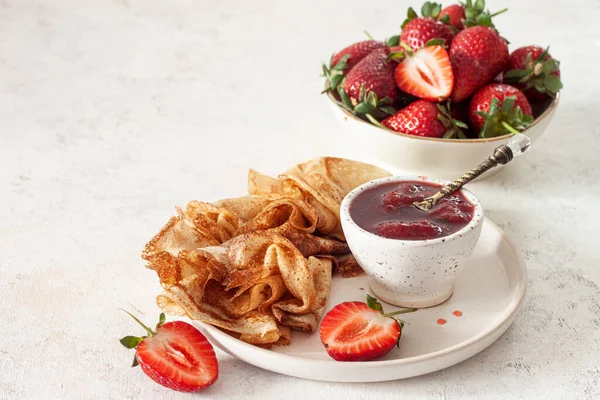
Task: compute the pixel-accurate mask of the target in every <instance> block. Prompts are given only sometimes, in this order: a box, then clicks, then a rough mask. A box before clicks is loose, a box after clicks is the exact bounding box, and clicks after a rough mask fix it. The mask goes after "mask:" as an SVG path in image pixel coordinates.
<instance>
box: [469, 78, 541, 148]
mask: <svg viewBox="0 0 600 400" xmlns="http://www.w3.org/2000/svg"><path fill="white" fill-rule="evenodd" d="M469 121H470V122H471V126H472V127H473V129H475V130H476V131H478V132H479V137H482V138H489V137H496V136H503V135H507V134H510V133H518V132H519V131H521V130H523V129H525V128H526V127H527V126H528V125H529V124H531V122H533V117H532V112H531V105H530V104H529V101H528V100H527V98H526V97H525V95H524V94H523V92H521V91H520V90H519V89H517V88H515V87H513V86H510V85H506V84H502V83H493V84H491V85H487V86H484V87H483V88H481V89H479V90H478V91H477V93H475V95H474V96H473V98H472V99H471V103H470V105H469Z"/></svg>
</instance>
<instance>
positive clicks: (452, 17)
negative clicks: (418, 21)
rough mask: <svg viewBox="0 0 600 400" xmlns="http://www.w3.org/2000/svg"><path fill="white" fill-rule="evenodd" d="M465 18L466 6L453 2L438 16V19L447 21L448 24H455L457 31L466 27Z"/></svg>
mask: <svg viewBox="0 0 600 400" xmlns="http://www.w3.org/2000/svg"><path fill="white" fill-rule="evenodd" d="M446 15H447V16H448V17H446ZM463 19H465V6H463V5H462V4H452V5H450V6H448V7H446V8H444V9H443V10H442V11H441V12H440V15H439V16H438V21H442V22H443V21H446V23H447V24H448V25H450V26H453V27H454V28H455V29H456V30H457V31H462V30H463V29H464V28H465V26H464V25H463V22H462V20H463Z"/></svg>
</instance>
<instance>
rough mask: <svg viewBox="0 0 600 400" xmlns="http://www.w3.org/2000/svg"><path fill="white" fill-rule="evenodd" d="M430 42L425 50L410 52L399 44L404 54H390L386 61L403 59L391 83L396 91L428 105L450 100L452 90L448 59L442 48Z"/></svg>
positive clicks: (452, 80) (451, 76)
mask: <svg viewBox="0 0 600 400" xmlns="http://www.w3.org/2000/svg"><path fill="white" fill-rule="evenodd" d="M437 42H438V41H437V40H434V41H430V42H429V43H428V44H427V45H425V47H423V48H421V49H419V50H417V51H412V50H411V49H410V48H409V47H408V46H407V45H405V44H404V43H402V44H401V45H402V46H403V47H404V49H405V51H404V52H398V53H393V54H390V56H388V58H391V59H393V58H396V57H400V56H402V57H404V60H403V61H402V62H401V63H400V64H399V65H398V66H397V67H396V69H395V71H394V79H395V80H396V85H397V86H398V88H399V89H400V90H402V91H403V92H406V93H408V94H411V95H413V96H416V97H419V98H421V99H425V100H431V101H443V100H445V99H447V98H448V97H450V94H451V93H452V88H453V87H454V74H453V73H452V65H451V63H450V57H449V56H448V52H447V51H446V49H444V47H442V46H440V45H436V44H435V43H437Z"/></svg>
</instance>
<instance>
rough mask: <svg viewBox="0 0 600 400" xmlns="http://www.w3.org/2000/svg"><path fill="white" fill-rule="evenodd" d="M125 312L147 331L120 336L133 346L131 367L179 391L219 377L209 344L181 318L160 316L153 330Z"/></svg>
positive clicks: (184, 390) (211, 381)
mask: <svg viewBox="0 0 600 400" xmlns="http://www.w3.org/2000/svg"><path fill="white" fill-rule="evenodd" d="M125 312H126V313H127V314H129V315H130V316H131V317H132V318H133V319H134V320H135V321H136V322H137V323H139V324H140V325H141V326H142V327H143V328H144V330H145V331H146V332H147V333H148V335H147V336H141V337H136V336H125V337H124V338H122V339H121V340H120V342H121V344H122V345H123V346H125V347H126V348H128V349H136V355H135V359H134V361H133V365H132V367H135V366H137V365H139V366H140V367H141V368H142V371H144V373H145V374H146V375H148V377H150V378H151V379H152V380H153V381H155V382H156V383H158V384H160V385H162V386H165V387H168V388H170V389H173V390H177V391H180V392H195V391H198V390H202V389H204V388H206V387H207V386H210V385H212V384H213V383H214V382H215V381H216V380H217V378H218V377H219V365H218V363H217V357H216V355H215V352H214V350H213V347H212V345H211V344H210V342H209V341H208V340H207V339H206V337H205V336H204V335H203V334H202V333H200V331H199V330H198V329H196V328H195V327H193V326H192V325H190V324H188V323H186V322H183V321H173V322H167V323H165V315H164V314H162V313H161V314H160V319H159V322H158V324H157V325H156V328H155V331H153V330H151V329H150V328H148V327H147V326H146V325H144V324H143V323H142V322H141V321H140V320H139V319H137V318H136V317H135V316H133V315H132V314H131V313H129V312H127V311H125Z"/></svg>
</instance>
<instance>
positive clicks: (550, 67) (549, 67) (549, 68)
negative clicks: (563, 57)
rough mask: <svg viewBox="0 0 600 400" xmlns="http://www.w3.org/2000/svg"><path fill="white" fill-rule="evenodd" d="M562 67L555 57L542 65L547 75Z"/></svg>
mask: <svg viewBox="0 0 600 400" xmlns="http://www.w3.org/2000/svg"><path fill="white" fill-rule="evenodd" d="M559 69H560V62H558V61H556V60H555V59H553V58H551V59H549V60H548V61H546V62H545V63H544V65H543V66H542V71H543V72H544V73H545V74H546V75H550V74H551V73H553V72H556V71H558V70H559Z"/></svg>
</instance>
